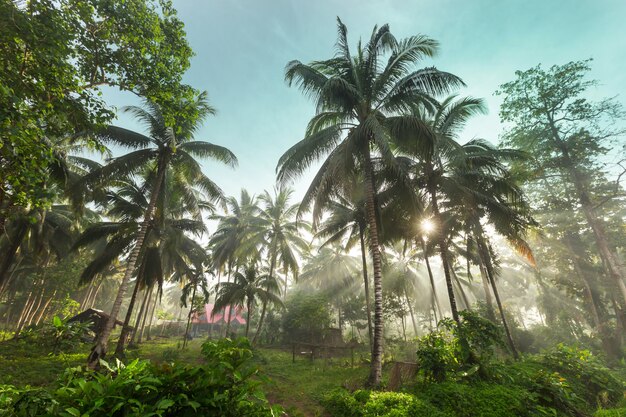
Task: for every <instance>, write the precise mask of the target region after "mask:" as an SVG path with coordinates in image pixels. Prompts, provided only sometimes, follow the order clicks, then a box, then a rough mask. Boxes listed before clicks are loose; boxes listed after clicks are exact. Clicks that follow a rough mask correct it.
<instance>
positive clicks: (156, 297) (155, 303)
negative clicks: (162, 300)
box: [146, 290, 159, 340]
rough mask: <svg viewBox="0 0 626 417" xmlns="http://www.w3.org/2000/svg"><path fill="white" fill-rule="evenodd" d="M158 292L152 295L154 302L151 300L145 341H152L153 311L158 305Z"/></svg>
mask: <svg viewBox="0 0 626 417" xmlns="http://www.w3.org/2000/svg"><path fill="white" fill-rule="evenodd" d="M158 298H159V291H158V290H157V292H156V294H155V295H154V300H152V309H151V310H150V321H149V322H148V329H147V330H146V340H152V337H151V336H152V322H153V321H154V310H155V309H156V306H157V304H158V301H159V300H158Z"/></svg>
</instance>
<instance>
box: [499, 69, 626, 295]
mask: <svg viewBox="0 0 626 417" xmlns="http://www.w3.org/2000/svg"><path fill="white" fill-rule="evenodd" d="M589 69H590V66H589V61H588V60H587V61H578V62H570V63H567V64H565V65H560V66H559V65H555V66H552V67H551V68H549V69H547V70H545V69H543V68H541V66H537V67H534V68H531V69H529V70H526V71H517V72H516V76H517V78H516V79H515V80H514V81H511V82H509V83H506V84H503V85H502V86H501V87H500V89H499V90H498V94H499V95H502V96H503V97H504V102H503V104H502V107H501V109H500V117H501V119H502V121H503V122H505V123H507V124H508V130H507V132H506V133H505V135H504V141H503V143H504V144H505V145H506V146H511V147H515V148H518V149H523V150H525V151H527V152H529V153H530V154H532V155H533V156H534V160H533V161H532V162H529V163H526V164H524V165H523V167H524V168H525V169H526V170H527V172H528V179H529V180H531V181H543V180H546V179H548V178H558V182H559V183H560V185H558V186H563V185H565V184H566V185H567V186H571V189H572V191H573V192H574V193H575V195H576V197H577V199H578V205H579V206H578V207H575V208H574V211H577V212H582V214H583V216H584V219H585V222H586V225H587V227H588V228H589V229H590V230H591V232H592V233H593V237H594V240H595V245H596V247H597V254H598V255H599V256H600V258H601V259H602V262H603V264H604V265H605V270H606V273H607V275H608V276H610V277H611V279H612V280H613V284H614V286H615V287H616V288H617V289H618V290H619V291H620V293H621V295H622V298H623V300H624V301H625V302H626V285H625V284H624V279H625V278H626V273H625V272H624V270H623V269H621V267H620V263H619V258H618V255H617V250H616V247H615V244H614V243H613V242H612V241H611V239H610V236H609V234H608V233H607V230H606V227H607V226H606V222H605V221H604V220H603V218H602V217H603V216H602V215H601V213H600V212H599V208H600V205H601V203H602V202H603V201H607V200H610V199H612V198H615V197H618V196H619V194H620V186H619V182H618V183H617V184H616V185H617V191H618V193H615V192H611V193H605V192H604V191H605V190H602V189H593V188H592V180H593V178H594V177H595V176H596V172H598V171H599V172H602V169H601V168H600V165H599V164H600V163H601V162H600V158H601V157H602V155H605V154H606V153H607V152H609V151H610V150H611V149H612V147H611V145H610V143H609V140H610V139H612V138H617V137H619V135H620V134H621V133H623V132H621V131H620V130H618V129H616V128H615V127H612V126H615V124H614V123H615V122H616V121H617V120H618V119H619V118H621V117H623V112H622V109H621V107H620V106H619V104H618V103H616V102H615V101H614V100H612V99H605V100H602V101H599V102H591V101H589V100H588V99H587V98H585V93H586V92H587V90H588V89H589V88H590V87H593V86H594V85H595V84H596V82H595V81H589V80H586V79H585V76H586V73H587V72H588V71H589ZM548 182H551V181H550V180H548ZM553 183H554V182H553Z"/></svg>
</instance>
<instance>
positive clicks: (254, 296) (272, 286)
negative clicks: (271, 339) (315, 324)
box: [212, 264, 283, 337]
mask: <svg viewBox="0 0 626 417" xmlns="http://www.w3.org/2000/svg"><path fill="white" fill-rule="evenodd" d="M233 278H234V280H233V282H225V283H223V284H222V286H221V287H220V289H219V292H218V294H217V298H216V300H215V306H214V308H213V313H212V314H216V313H217V312H218V311H220V310H223V309H224V308H226V307H229V309H230V308H232V307H233V306H235V307H240V308H241V307H245V308H246V333H245V335H246V337H248V333H249V330H250V317H251V315H252V309H253V308H254V305H255V303H256V302H257V300H258V301H261V302H262V303H263V305H267V304H268V303H269V304H274V305H277V306H280V307H282V306H283V302H282V301H281V299H280V286H279V284H278V281H277V280H276V278H275V277H273V276H272V275H269V274H261V275H260V274H259V273H258V271H257V267H256V265H254V264H250V265H248V266H246V267H245V268H244V271H243V272H239V271H237V272H235V274H234V275H233Z"/></svg>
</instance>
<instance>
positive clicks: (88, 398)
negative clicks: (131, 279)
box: [0, 340, 279, 417]
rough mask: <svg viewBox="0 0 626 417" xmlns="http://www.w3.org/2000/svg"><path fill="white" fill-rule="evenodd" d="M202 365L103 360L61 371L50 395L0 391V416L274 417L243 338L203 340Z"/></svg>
mask: <svg viewBox="0 0 626 417" xmlns="http://www.w3.org/2000/svg"><path fill="white" fill-rule="evenodd" d="M203 353H204V355H205V356H206V357H207V361H208V362H209V363H208V365H207V366H195V367H193V366H182V365H179V364H168V363H163V364H159V365H155V364H152V363H150V362H149V361H139V360H135V361H133V362H131V363H129V364H127V365H124V364H122V363H120V362H119V361H118V362H117V363H116V364H115V365H109V364H107V363H106V362H102V365H103V372H99V373H96V372H91V371H85V370H84V369H82V368H81V367H77V368H70V369H68V370H66V372H65V374H64V375H63V377H62V378H61V379H60V386H59V387H58V388H57V389H55V390H53V391H50V392H49V391H45V390H30V389H24V390H19V389H16V388H14V387H8V386H4V387H2V388H0V405H2V406H3V408H4V409H5V410H6V411H4V414H2V412H0V416H3V417H4V416H16V417H20V416H64V417H71V416H89V417H104V416H112V417H116V416H128V417H148V416H162V417H168V416H183V417H184V416H196V415H207V416H209V415H216V416H218V415H219V416H225V417H239V416H255V417H266V416H267V417H270V416H273V415H276V414H275V413H278V411H279V410H278V409H277V408H276V409H272V408H271V407H270V406H269V405H268V403H267V401H266V400H265V398H264V396H263V393H262V392H260V391H259V390H258V384H259V382H258V381H256V380H255V381H252V379H251V377H252V376H253V375H256V369H255V368H253V367H252V366H251V365H250V359H251V357H252V352H251V351H250V349H249V343H248V342H247V340H237V341H230V340H225V341H220V342H218V343H214V342H207V343H205V344H204V345H203Z"/></svg>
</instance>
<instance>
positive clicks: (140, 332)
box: [133, 287, 153, 344]
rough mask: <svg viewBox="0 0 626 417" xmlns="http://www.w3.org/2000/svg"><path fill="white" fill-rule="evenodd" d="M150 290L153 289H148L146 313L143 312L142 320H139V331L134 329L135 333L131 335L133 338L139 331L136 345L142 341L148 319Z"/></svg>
mask: <svg viewBox="0 0 626 417" xmlns="http://www.w3.org/2000/svg"><path fill="white" fill-rule="evenodd" d="M152 289H153V287H150V292H149V293H148V299H147V300H146V311H144V313H143V318H142V319H141V329H135V333H134V334H133V337H135V335H136V334H137V330H139V335H138V336H137V344H140V343H141V340H142V339H143V332H144V329H145V328H146V321H147V319H148V312H149V311H150V303H151V301H152Z"/></svg>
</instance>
